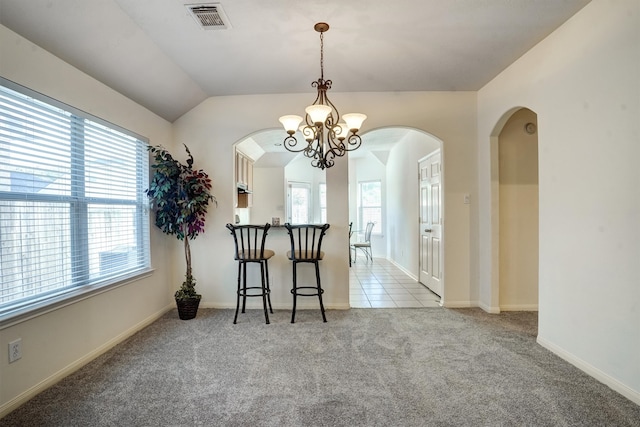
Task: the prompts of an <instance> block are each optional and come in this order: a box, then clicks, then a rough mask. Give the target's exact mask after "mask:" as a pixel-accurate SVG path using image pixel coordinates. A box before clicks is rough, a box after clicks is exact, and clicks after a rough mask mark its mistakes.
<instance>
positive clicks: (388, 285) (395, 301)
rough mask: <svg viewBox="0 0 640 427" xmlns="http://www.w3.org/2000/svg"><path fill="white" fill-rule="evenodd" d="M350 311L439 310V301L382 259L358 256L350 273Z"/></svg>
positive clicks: (425, 288)
mask: <svg viewBox="0 0 640 427" xmlns="http://www.w3.org/2000/svg"><path fill="white" fill-rule="evenodd" d="M349 303H350V304H351V307H353V308H401V307H411V308H416V307H440V297H439V296H438V295H436V294H434V293H433V292H431V291H430V290H429V289H428V288H427V287H426V286H424V285H422V284H420V283H418V282H417V281H416V280H414V279H413V278H411V277H410V276H408V275H407V274H406V273H405V272H403V271H402V270H400V269H399V268H398V267H396V266H395V265H393V264H392V263H391V262H389V261H387V260H386V259H382V258H375V259H374V260H373V263H371V262H368V263H367V262H366V261H365V258H364V256H358V259H357V263H354V264H353V265H352V266H351V269H350V272H349Z"/></svg>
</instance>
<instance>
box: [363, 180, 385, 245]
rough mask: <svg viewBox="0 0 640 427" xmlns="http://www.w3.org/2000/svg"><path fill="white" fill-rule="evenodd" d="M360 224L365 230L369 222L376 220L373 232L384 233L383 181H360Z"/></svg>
mask: <svg viewBox="0 0 640 427" xmlns="http://www.w3.org/2000/svg"><path fill="white" fill-rule="evenodd" d="M358 209H359V217H358V225H359V228H360V229H362V230H364V229H365V227H366V226H367V223H368V222H375V223H376V224H375V225H374V226H373V233H374V234H380V233H382V183H381V182H380V181H362V182H359V183H358Z"/></svg>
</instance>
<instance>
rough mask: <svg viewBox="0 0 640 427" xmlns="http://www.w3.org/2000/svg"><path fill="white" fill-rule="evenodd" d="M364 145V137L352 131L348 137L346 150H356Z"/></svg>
mask: <svg viewBox="0 0 640 427" xmlns="http://www.w3.org/2000/svg"><path fill="white" fill-rule="evenodd" d="M361 145H362V138H360V135H358V134H357V133H352V134H351V135H349V137H348V138H347V145H345V147H344V149H345V151H354V150H357V149H358V148H360V146H361Z"/></svg>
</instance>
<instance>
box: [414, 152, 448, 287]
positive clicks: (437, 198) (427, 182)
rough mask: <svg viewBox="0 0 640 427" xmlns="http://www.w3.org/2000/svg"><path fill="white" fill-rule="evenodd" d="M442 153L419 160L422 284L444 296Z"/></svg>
mask: <svg viewBox="0 0 640 427" xmlns="http://www.w3.org/2000/svg"><path fill="white" fill-rule="evenodd" d="M440 159H441V156H440V150H438V151H436V152H434V153H432V154H430V155H429V156H427V157H425V158H424V159H422V160H420V163H419V170H420V283H422V284H424V285H426V286H427V287H428V288H429V289H431V290H432V291H433V292H435V293H436V294H438V295H439V296H442V288H443V282H442V207H441V206H442V203H441V201H442V192H441V185H440V183H441V179H440V178H441V171H442V163H441V160H440Z"/></svg>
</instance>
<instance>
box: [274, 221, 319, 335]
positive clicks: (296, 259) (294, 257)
mask: <svg viewBox="0 0 640 427" xmlns="http://www.w3.org/2000/svg"><path fill="white" fill-rule="evenodd" d="M284 226H285V228H286V229H287V231H288V232H289V238H290V241H291V250H290V251H288V252H287V258H289V260H290V261H291V263H292V265H293V287H292V288H291V294H292V295H293V310H292V312H291V323H295V319H296V304H297V298H298V297H299V296H302V297H314V296H317V297H318V301H319V302H320V311H321V312H322V320H323V321H324V322H326V321H327V317H326V315H325V313H324V304H323V303H322V294H323V293H324V289H322V285H321V284H320V266H319V262H320V261H322V258H324V252H323V251H322V250H321V248H322V239H323V238H324V236H325V234H326V232H327V230H328V229H329V224H322V225H313V224H300V225H291V224H289V223H286V224H285V225H284ZM300 263H308V264H313V265H314V266H315V273H316V284H315V286H310V285H307V286H298V264H300Z"/></svg>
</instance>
